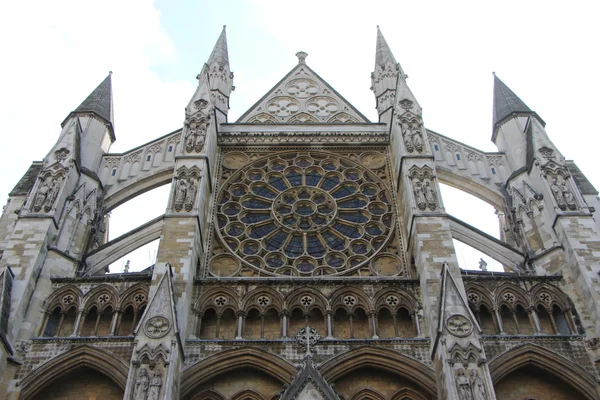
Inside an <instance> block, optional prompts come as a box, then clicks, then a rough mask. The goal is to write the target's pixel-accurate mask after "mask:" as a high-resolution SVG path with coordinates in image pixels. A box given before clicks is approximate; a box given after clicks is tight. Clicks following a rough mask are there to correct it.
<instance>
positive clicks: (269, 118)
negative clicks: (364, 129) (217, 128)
mask: <svg viewBox="0 0 600 400" xmlns="http://www.w3.org/2000/svg"><path fill="white" fill-rule="evenodd" d="M368 122H370V121H369V120H368V119H367V118H366V117H365V116H364V115H362V114H361V113H360V112H359V111H358V110H357V109H356V108H354V106H352V104H350V103H348V101H347V100H346V99H344V97H342V96H341V95H340V94H339V93H338V92H336V91H335V89H334V88H332V87H331V86H330V85H329V84H328V83H327V82H326V81H325V80H324V79H323V78H321V77H320V76H319V75H317V73H316V72H314V71H313V70H312V69H310V67H309V66H308V65H306V64H304V63H302V62H301V63H299V64H298V65H296V67H294V68H293V69H292V70H291V71H290V72H289V73H288V74H287V75H286V76H285V77H284V78H283V79H282V80H281V81H279V83H277V84H276V85H275V86H274V87H273V88H272V89H271V90H270V91H269V92H267V94H266V95H264V96H263V97H262V98H261V99H260V100H259V101H258V102H257V103H256V104H254V105H253V106H252V107H251V108H250V109H249V110H248V111H246V113H244V115H242V116H241V117H240V118H239V119H238V120H237V123H253V124H306V123H308V124H310V123H313V124H314V123H321V124H323V123H335V124H341V123H350V124H351V123H368Z"/></svg>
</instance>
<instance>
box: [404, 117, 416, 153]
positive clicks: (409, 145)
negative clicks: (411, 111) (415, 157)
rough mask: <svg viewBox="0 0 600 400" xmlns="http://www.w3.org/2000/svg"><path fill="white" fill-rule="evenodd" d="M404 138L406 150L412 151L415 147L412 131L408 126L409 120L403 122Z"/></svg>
mask: <svg viewBox="0 0 600 400" xmlns="http://www.w3.org/2000/svg"><path fill="white" fill-rule="evenodd" d="M402 138H403V139H404V147H406V151H408V152H409V153H412V152H413V151H414V149H415V148H414V147H413V140H412V132H411V129H410V127H409V126H408V122H402Z"/></svg>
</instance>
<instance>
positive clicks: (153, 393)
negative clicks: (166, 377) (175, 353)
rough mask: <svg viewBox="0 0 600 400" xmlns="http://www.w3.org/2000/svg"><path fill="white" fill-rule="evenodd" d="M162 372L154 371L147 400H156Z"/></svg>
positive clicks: (160, 385)
mask: <svg viewBox="0 0 600 400" xmlns="http://www.w3.org/2000/svg"><path fill="white" fill-rule="evenodd" d="M162 384H163V381H162V372H161V370H160V369H156V370H155V371H154V375H153V376H152V379H151V380H150V389H149V390H148V400H158V399H159V395H160V389H161V388H162Z"/></svg>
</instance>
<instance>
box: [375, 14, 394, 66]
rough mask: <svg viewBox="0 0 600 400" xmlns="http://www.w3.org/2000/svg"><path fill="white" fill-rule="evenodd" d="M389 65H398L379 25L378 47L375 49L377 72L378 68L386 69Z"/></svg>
mask: <svg viewBox="0 0 600 400" xmlns="http://www.w3.org/2000/svg"><path fill="white" fill-rule="evenodd" d="M387 64H392V65H396V64H398V63H397V62H396V59H395V58H394V55H393V54H392V51H391V50H390V46H388V44H387V42H386V41H385V38H384V37H383V34H382V33H381V30H380V29H379V25H377V45H376V49H375V70H377V66H378V65H379V66H381V67H382V68H385V66H386V65H387Z"/></svg>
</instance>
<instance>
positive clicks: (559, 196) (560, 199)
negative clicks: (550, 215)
mask: <svg viewBox="0 0 600 400" xmlns="http://www.w3.org/2000/svg"><path fill="white" fill-rule="evenodd" d="M550 190H552V194H553V195H554V199H556V203H557V204H558V208H560V209H561V210H566V209H567V203H566V201H565V198H564V195H563V191H562V190H561V187H560V186H559V185H558V181H557V179H556V178H552V184H551V185H550Z"/></svg>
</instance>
